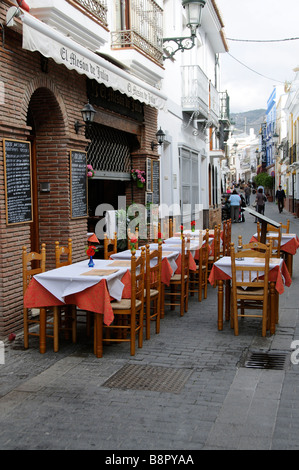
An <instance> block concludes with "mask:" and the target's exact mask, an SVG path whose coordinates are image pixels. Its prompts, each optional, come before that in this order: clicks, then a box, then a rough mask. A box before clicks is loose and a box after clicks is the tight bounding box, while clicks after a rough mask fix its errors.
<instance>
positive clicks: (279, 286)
mask: <svg viewBox="0 0 299 470" xmlns="http://www.w3.org/2000/svg"><path fill="white" fill-rule="evenodd" d="M283 278H284V282H283ZM227 279H231V276H229V275H228V274H226V273H225V272H223V271H222V270H221V269H220V268H218V266H215V265H213V268H212V270H211V273H210V276H209V282H210V283H211V284H212V285H214V284H215V282H216V281H218V280H223V281H225V280H227ZM269 282H275V289H276V290H277V292H278V293H279V294H282V293H283V292H284V284H285V285H286V286H287V287H289V286H290V285H291V284H292V279H291V276H290V274H289V271H288V268H287V267H286V264H285V262H284V261H283V262H282V267H281V269H280V268H279V266H275V267H274V268H272V269H271V270H270V271H269Z"/></svg>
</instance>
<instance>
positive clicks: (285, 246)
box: [250, 232, 299, 276]
mask: <svg viewBox="0 0 299 470" xmlns="http://www.w3.org/2000/svg"><path fill="white" fill-rule="evenodd" d="M267 237H272V238H277V237H278V233H277V232H267ZM255 241H258V234H257V233H255V234H254V235H253V236H252V237H251V240H250V243H252V242H255ZM298 248H299V238H298V236H297V235H296V233H282V234H281V243H280V251H282V252H283V253H284V255H285V260H286V265H287V268H288V271H289V273H290V276H292V274H293V256H294V255H295V254H296V252H297V250H298Z"/></svg>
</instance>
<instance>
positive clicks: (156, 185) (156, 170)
mask: <svg viewBox="0 0 299 470" xmlns="http://www.w3.org/2000/svg"><path fill="white" fill-rule="evenodd" d="M153 203H154V204H160V162H159V160H153Z"/></svg>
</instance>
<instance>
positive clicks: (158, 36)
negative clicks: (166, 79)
mask: <svg viewBox="0 0 299 470" xmlns="http://www.w3.org/2000/svg"><path fill="white" fill-rule="evenodd" d="M124 8H125V11H123V10H122V9H119V11H118V15H120V16H121V18H119V21H118V23H119V28H117V29H116V31H113V32H112V33H111V47H112V49H121V48H128V47H131V48H134V49H136V50H138V51H140V52H141V53H142V54H144V55H145V56H146V57H148V58H149V59H151V60H153V61H154V62H156V63H158V64H159V65H162V64H163V49H162V37H163V24H162V20H163V16H162V13H163V11H162V9H161V8H160V7H159V5H158V4H157V3H156V2H155V1H154V0H132V1H131V2H125V7H124ZM128 18H129V20H128Z"/></svg>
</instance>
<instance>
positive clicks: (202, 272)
mask: <svg viewBox="0 0 299 470" xmlns="http://www.w3.org/2000/svg"><path fill="white" fill-rule="evenodd" d="M200 241H201V240H200ZM202 242H203V244H202V246H201V247H200V249H199V258H198V263H197V265H196V272H191V271H190V273H189V275H190V279H189V293H190V294H191V295H192V294H195V293H197V294H198V301H199V302H201V301H202V292H204V298H205V299H206V298H207V294H208V259H209V251H210V245H209V230H206V234H205V236H204V237H203V240H202Z"/></svg>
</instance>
